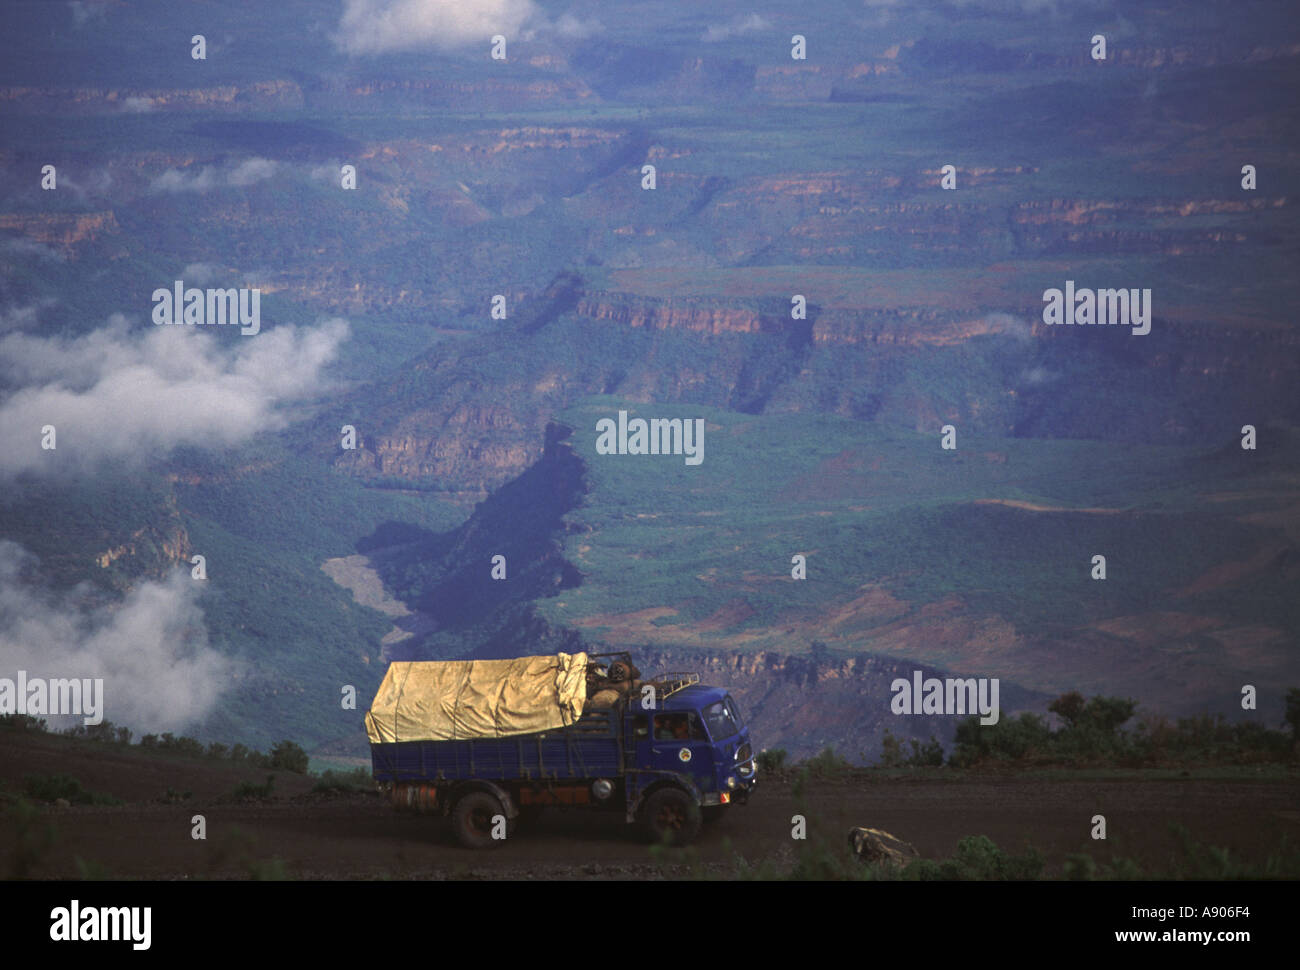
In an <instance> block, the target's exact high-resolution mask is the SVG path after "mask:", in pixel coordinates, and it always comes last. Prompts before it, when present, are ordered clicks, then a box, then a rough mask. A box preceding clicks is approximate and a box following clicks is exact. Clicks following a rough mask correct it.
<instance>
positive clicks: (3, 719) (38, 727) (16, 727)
mask: <svg viewBox="0 0 1300 970" xmlns="http://www.w3.org/2000/svg"><path fill="white" fill-rule="evenodd" d="M0 728H3V729H5V730H9V731H22V732H24V733H26V732H31V733H43V732H44V731H45V729H46V724H45V721H44V720H42V719H41V718H38V717H32V716H31V715H30V714H0Z"/></svg>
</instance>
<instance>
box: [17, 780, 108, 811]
mask: <svg viewBox="0 0 1300 970" xmlns="http://www.w3.org/2000/svg"><path fill="white" fill-rule="evenodd" d="M23 782H24V792H25V793H26V795H27V797H28V798H31V799H33V800H34V801H38V802H50V803H53V802H57V801H58V800H59V799H63V800H64V801H67V802H70V803H71V804H73V805H121V804H122V801H121V799H117V798H114V797H113V796H112V795H104V794H101V793H99V792H92V791H88V790H86V789H85V788H82V787H81V782H79V781H77V779H76V778H73V777H71V776H69V775H28V776H27V777H26V778H24V779H23Z"/></svg>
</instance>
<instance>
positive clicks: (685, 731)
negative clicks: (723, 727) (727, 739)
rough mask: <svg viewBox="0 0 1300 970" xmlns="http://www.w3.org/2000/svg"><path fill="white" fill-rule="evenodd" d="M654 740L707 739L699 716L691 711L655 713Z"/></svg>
mask: <svg viewBox="0 0 1300 970" xmlns="http://www.w3.org/2000/svg"><path fill="white" fill-rule="evenodd" d="M655 740H656V741H707V740H709V736H708V734H707V733H706V732H705V730H704V724H703V723H702V722H701V721H700V719H699V716H698V715H696V714H695V713H694V712H693V711H691V712H686V711H682V712H674V713H672V714H656V715H655Z"/></svg>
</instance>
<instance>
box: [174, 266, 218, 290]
mask: <svg viewBox="0 0 1300 970" xmlns="http://www.w3.org/2000/svg"><path fill="white" fill-rule="evenodd" d="M220 274H221V267H220V266H218V265H216V264H215V263H189V264H188V265H187V266H186V267H185V268H184V269H183V270H181V275H180V278H181V279H182V280H184V281H185V282H186V283H188V284H192V285H193V286H207V285H208V284H209V283H211V282H212V281H213V280H215V279H216V278H217V277H218V276H219V275H220Z"/></svg>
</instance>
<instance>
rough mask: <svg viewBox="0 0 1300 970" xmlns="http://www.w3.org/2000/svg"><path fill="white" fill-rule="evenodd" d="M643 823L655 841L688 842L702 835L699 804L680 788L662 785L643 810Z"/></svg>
mask: <svg viewBox="0 0 1300 970" xmlns="http://www.w3.org/2000/svg"><path fill="white" fill-rule="evenodd" d="M641 819H642V824H643V825H644V827H645V830H646V832H647V833H648V834H649V836H650V838H651V839H653V840H654V841H655V842H667V843H668V844H669V845H686V844H687V843H689V842H691V841H693V840H694V839H695V837H696V836H697V835H699V834H700V826H701V825H702V824H703V817H702V816H701V814H700V806H699V805H697V804H695V800H694V799H693V798H691V796H690V795H688V794H687V793H686V792H684V791H682V790H681V789H680V788H660V789H659V790H658V791H657V792H654V793H653V794H651V796H650V797H649V798H647V799H646V801H645V805H644V806H642V809H641Z"/></svg>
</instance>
